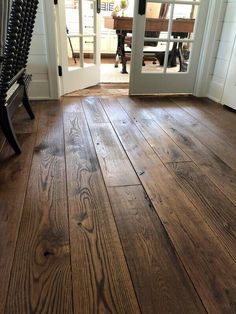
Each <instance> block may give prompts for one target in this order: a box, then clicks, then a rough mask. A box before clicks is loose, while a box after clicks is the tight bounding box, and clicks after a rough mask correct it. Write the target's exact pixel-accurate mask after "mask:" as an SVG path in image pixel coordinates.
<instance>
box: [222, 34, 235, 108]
mask: <svg viewBox="0 0 236 314" xmlns="http://www.w3.org/2000/svg"><path fill="white" fill-rule="evenodd" d="M235 69H236V36H235V40H234V48H233V52H232V56H231V59H230V62H229V67H228V72H227V77H226V81H225V87H224V93H223V98H222V103H223V104H224V105H227V106H229V107H231V108H233V109H235V110H236V99H235V95H236V71H235Z"/></svg>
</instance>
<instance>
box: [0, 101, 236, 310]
mask: <svg viewBox="0 0 236 314" xmlns="http://www.w3.org/2000/svg"><path fill="white" fill-rule="evenodd" d="M34 111H35V113H36V117H37V118H36V119H35V120H34V121H30V122H29V121H28V119H27V117H26V115H25V114H24V112H23V111H22V109H21V110H19V112H18V115H17V116H16V119H15V128H16V130H17V133H18V138H19V140H20V142H21V144H22V148H23V153H22V154H21V155H20V156H14V154H13V153H12V150H11V149H10V147H9V146H8V145H7V144H5V145H4V147H3V149H2V151H1V154H0V160H1V162H0V252H1V254H0V278H1V285H0V313H7V314H8V313H9V314H15V313H20V314H21V313H22V314H26V313H47V314H51V313H55V314H59V313H68V314H69V313H76V314H92V313H118V314H121V313H125V314H126V313H127V314H131V313H134V314H138V313H145V314H146V313H150V314H155V313H160V314H165V313H184V314H185V313H186V314H189V313H191V314H192V313H206V312H208V313H214V314H215V313H224V314H226V313H236V113H235V112H232V111H230V110H227V109H226V108H223V107H221V106H220V105H217V104H214V103H212V102H210V101H206V100H205V101H204V100H198V99H194V98H192V97H172V98H160V97H159V98H151V97H148V98H129V97H126V96H124V97H114V98H112V97H99V98H98V97H97V98H96V97H87V98H72V97H68V98H64V99H63V100H62V102H61V103H59V102H56V101H51V102H38V103H34Z"/></svg>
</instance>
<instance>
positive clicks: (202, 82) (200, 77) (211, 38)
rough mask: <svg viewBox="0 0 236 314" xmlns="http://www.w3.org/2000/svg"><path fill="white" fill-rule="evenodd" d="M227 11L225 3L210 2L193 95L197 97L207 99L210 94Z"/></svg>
mask: <svg viewBox="0 0 236 314" xmlns="http://www.w3.org/2000/svg"><path fill="white" fill-rule="evenodd" d="M203 1H204V0H203ZM225 9H226V2H225V1H222V0H210V4H209V10H208V16H207V21H206V27H205V34H204V36H203V42H202V49H201V55H200V58H199V66H198V71H197V76H196V81H195V87H194V93H193V94H194V95H195V96H197V97H206V96H207V93H208V89H209V84H210V79H211V75H212V72H213V68H214V65H215V64H214V59H215V58H214V57H215V56H216V53H217V50H218V45H219V43H218V41H217V39H218V38H219V37H220V34H221V30H222V20H223V18H224V14H225Z"/></svg>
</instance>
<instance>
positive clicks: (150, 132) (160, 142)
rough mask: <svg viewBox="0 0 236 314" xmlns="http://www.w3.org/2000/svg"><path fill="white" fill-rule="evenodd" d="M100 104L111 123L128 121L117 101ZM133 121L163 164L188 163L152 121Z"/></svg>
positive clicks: (103, 100) (177, 148)
mask: <svg viewBox="0 0 236 314" xmlns="http://www.w3.org/2000/svg"><path fill="white" fill-rule="evenodd" d="M119 99H121V100H122V98H119ZM101 103H102V105H103V107H104V109H105V111H106V112H107V114H108V115H109V116H110V117H111V119H112V121H115V120H129V119H130V118H129V116H128V115H127V113H126V112H125V110H124V109H123V108H122V107H121V104H120V102H119V100H118V99H111V98H105V99H101ZM134 121H135V123H136V125H137V126H138V128H139V130H140V131H141V133H142V134H143V135H144V137H145V138H146V139H147V141H148V142H149V144H150V145H151V146H152V147H153V149H154V150H155V152H156V153H157V155H158V156H159V157H160V158H161V160H162V161H163V162H173V161H190V158H189V157H188V156H187V155H186V154H185V153H184V152H183V151H182V150H181V149H180V148H179V147H178V146H177V145H176V144H175V143H174V142H173V141H172V140H171V138H170V137H169V136H168V135H167V134H166V133H165V132H164V131H163V130H162V129H161V128H160V127H159V126H158V124H157V123H155V122H154V121H153V120H151V119H143V120H142V121H137V120H134Z"/></svg>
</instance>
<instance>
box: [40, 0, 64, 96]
mask: <svg viewBox="0 0 236 314" xmlns="http://www.w3.org/2000/svg"><path fill="white" fill-rule="evenodd" d="M43 4H44V21H45V32H46V44H47V58H48V78H49V89H50V99H59V98H60V88H59V86H60V84H59V77H58V64H59V63H58V48H57V47H58V42H57V40H58V37H57V31H56V18H55V7H54V3H53V1H48V0H44V1H43Z"/></svg>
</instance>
